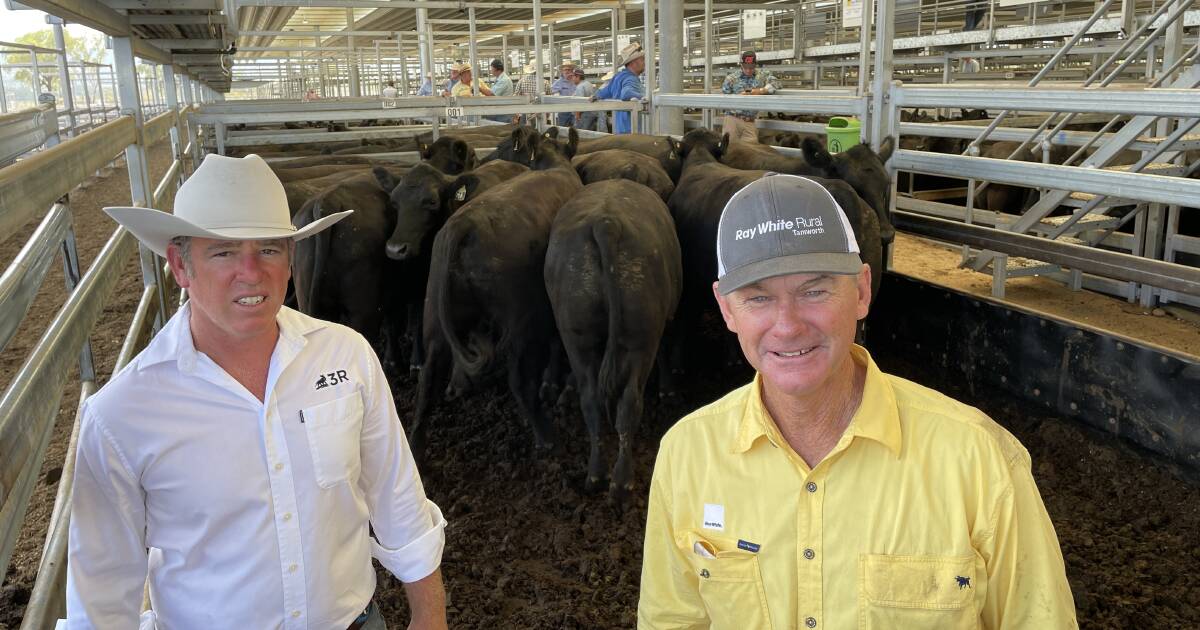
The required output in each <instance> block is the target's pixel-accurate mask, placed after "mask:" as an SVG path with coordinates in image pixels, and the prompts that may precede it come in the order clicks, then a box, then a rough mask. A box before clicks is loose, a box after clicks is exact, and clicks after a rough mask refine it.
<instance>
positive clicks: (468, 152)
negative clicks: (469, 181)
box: [421, 136, 478, 175]
mask: <svg viewBox="0 0 1200 630" xmlns="http://www.w3.org/2000/svg"><path fill="white" fill-rule="evenodd" d="M421 158H422V159H424V160H425V161H426V162H428V163H429V164H430V165H432V166H433V167H434V168H436V169H438V170H439V171H441V172H443V173H446V174H447V175H458V174H459V173H462V172H463V171H468V170H471V169H473V168H475V165H476V164H477V163H478V160H477V159H476V158H475V149H472V148H471V145H469V144H467V142H466V141H465V140H463V139H462V138H454V137H451V136H443V137H441V138H438V139H437V141H436V142H434V143H433V144H431V145H424V144H423V145H422V146H421Z"/></svg>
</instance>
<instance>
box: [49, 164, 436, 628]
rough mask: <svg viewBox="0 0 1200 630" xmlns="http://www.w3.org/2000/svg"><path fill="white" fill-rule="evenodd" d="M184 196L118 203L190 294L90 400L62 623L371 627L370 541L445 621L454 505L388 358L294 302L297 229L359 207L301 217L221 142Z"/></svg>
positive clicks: (420, 605) (420, 618)
mask: <svg viewBox="0 0 1200 630" xmlns="http://www.w3.org/2000/svg"><path fill="white" fill-rule="evenodd" d="M174 210H175V213H174V214H168V213H166V212H160V211H158V210H152V209H148V208H132V207H123V208H105V211H106V212H108V213H109V215H111V216H112V217H113V218H114V219H116V220H117V221H118V222H119V223H120V224H121V225H123V226H124V227H125V228H126V229H128V230H129V231H130V232H132V233H133V235H134V236H136V237H137V238H138V239H139V240H140V241H141V242H142V243H143V244H145V245H146V246H147V247H148V248H150V249H151V250H153V251H154V252H155V253H156V254H158V255H160V256H165V257H166V258H167V260H168V262H169V264H170V267H171V273H172V274H173V275H174V277H175V279H176V280H177V281H178V283H179V286H181V287H183V288H185V289H187V290H188V294H189V297H190V299H189V301H188V302H187V304H185V305H184V306H183V307H182V308H181V309H180V310H179V312H177V313H176V314H175V315H174V316H173V317H172V318H171V319H170V320H169V321H168V322H167V323H166V325H165V326H164V327H163V328H162V330H161V331H160V332H159V333H158V334H157V335H156V336H155V337H154V338H153V339H152V340H151V342H150V344H149V345H148V346H147V347H146V349H145V350H144V351H142V353H141V354H139V355H138V356H137V357H136V358H135V359H134V360H133V361H132V362H130V363H129V365H128V366H127V367H126V368H125V369H123V370H122V371H121V372H120V373H119V374H117V375H116V376H115V377H114V378H113V379H112V380H111V381H110V382H109V383H108V384H107V385H105V386H104V387H103V388H102V389H101V390H100V391H99V392H97V393H96V394H95V395H94V396H92V397H91V398H89V399H88V400H87V402H86V403H85V405H84V406H83V411H82V422H81V425H80V433H79V441H78V452H77V456H76V469H75V484H74V498H73V502H72V512H71V525H70V546H69V551H68V563H69V565H68V578H67V616H68V621H67V624H68V627H70V628H136V627H139V616H140V617H141V619H140V625H141V627H157V628H171V629H172V630H191V629H195V630H201V629H203V630H209V629H212V628H288V629H291V628H295V629H300V628H339V629H340V628H352V629H355V630H359V629H363V628H369V629H376V630H377V629H379V628H384V627H385V625H384V621H383V619H382V617H381V616H380V613H379V609H378V607H376V606H375V604H374V603H372V601H371V599H372V595H373V594H374V591H375V570H374V568H373V567H372V562H371V559H372V557H374V558H376V559H378V560H379V561H380V563H381V564H382V565H383V566H384V567H386V568H387V569H388V570H389V571H391V572H392V573H393V574H394V575H395V576H396V577H397V578H399V579H400V580H401V581H402V582H404V583H405V589H406V592H407V594H408V599H409V603H410V604H411V609H412V611H413V612H412V614H413V624H412V626H410V627H419V628H439V629H440V628H445V627H446V613H445V592H444V589H443V587H442V579H441V573H440V570H439V568H438V567H439V565H440V563H441V554H442V547H443V544H444V535H443V529H444V527H445V520H443V518H442V514H441V512H440V511H439V510H438V507H437V506H436V505H435V504H434V503H433V502H431V501H430V500H429V499H428V498H426V496H425V492H424V490H423V488H422V485H421V478H420V476H419V475H418V473H417V469H416V465H415V464H414V462H413V458H412V454H411V453H410V451H409V447H408V442H407V440H406V438H405V436H404V431H403V429H402V428H401V425H400V420H399V418H398V417H397V414H396V408H395V405H394V403H393V401H392V397H391V392H390V390H389V387H388V383H387V381H386V380H385V378H384V374H383V371H382V369H381V368H380V364H379V360H378V359H377V358H376V356H375V354H374V352H373V351H372V350H371V346H370V344H369V343H368V341H367V340H366V339H364V338H363V337H362V336H361V335H359V334H358V333H356V332H354V331H352V330H350V329H349V328H346V327H344V326H340V325H337V324H332V323H329V322H325V321H321V320H318V319H314V318H312V317H308V316H307V315H304V314H302V313H299V312H296V311H294V310H292V309H290V308H287V307H285V306H283V301H284V296H285V293H286V291H287V286H288V279H289V277H290V275H291V273H290V268H289V265H290V260H291V256H292V251H293V244H294V242H295V241H297V240H299V239H302V238H306V237H309V236H312V235H313V234H316V233H317V232H320V231H321V230H323V229H325V228H327V227H329V226H330V225H332V224H334V223H336V222H337V221H339V220H341V219H343V218H344V217H345V216H346V215H348V214H350V212H351V211H346V212H339V213H336V214H333V215H330V216H328V217H325V218H323V219H320V220H318V221H315V222H313V223H311V224H309V225H305V226H302V227H299V228H297V227H295V226H293V225H292V223H291V220H290V218H289V215H288V205H287V197H286V195H285V194H284V190H283V185H282V184H281V183H280V182H279V178H277V177H276V176H275V174H274V173H273V172H272V171H271V168H270V167H269V166H268V165H267V163H266V162H265V161H263V159H262V158H260V157H258V156H256V155H250V156H247V157H245V158H242V159H234V158H227V157H223V156H219V155H209V156H208V157H207V158H206V159H205V160H204V163H203V164H202V165H201V166H200V168H198V169H197V170H196V172H195V173H194V174H192V176H191V177H190V178H189V179H188V180H187V182H185V183H184V184H183V186H181V187H180V189H179V192H178V194H177V195H176V198H175V208H174ZM372 533H373V536H372V535H371V534H372ZM147 582H148V583H149V595H150V603H151V611H148V612H146V613H145V614H142V615H139V613H140V612H141V609H142V592H143V585H145V584H146V583H147Z"/></svg>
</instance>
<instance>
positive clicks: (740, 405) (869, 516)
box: [638, 175, 1077, 630]
mask: <svg viewBox="0 0 1200 630" xmlns="http://www.w3.org/2000/svg"><path fill="white" fill-rule="evenodd" d="M717 259H718V267H719V269H718V278H719V279H718V281H717V282H716V283H714V285H713V290H714V293H715V295H716V298H717V302H718V303H719V304H720V307H721V313H722V315H723V316H724V318H725V322H726V324H727V325H728V327H729V329H730V330H732V331H733V332H734V333H736V334H737V336H738V341H739V343H740V344H741V347H742V351H743V352H744V353H745V355H746V358H747V360H749V362H750V363H751V365H753V366H754V368H755V369H756V370H757V374H756V376H755V378H754V380H753V381H752V382H751V383H750V384H749V385H746V386H744V387H742V388H739V389H737V390H735V391H733V392H731V393H730V394H728V395H726V396H725V397H724V398H722V399H720V400H718V401H716V402H714V403H712V404H710V405H708V406H706V407H703V408H701V409H699V410H697V411H696V412H694V413H692V414H690V415H689V416H687V417H685V418H683V419H682V420H680V421H679V422H678V423H677V424H676V425H675V426H674V427H673V428H672V429H671V430H670V431H669V432H668V433H667V435H666V436H665V437H663V440H662V445H661V448H660V449H659V453H658V461H657V463H656V464H655V468H654V479H653V481H652V482H651V487H650V501H649V513H648V516H647V523H646V542H645V557H644V560H643V565H642V586H641V601H640V603H639V606H638V627H639V628H642V629H651V628H654V629H659V628H709V627H712V628H715V629H731V630H742V629H755V630H760V629H772V628H776V629H788V630H791V629H793V628H799V629H801V630H803V629H806V628H807V629H813V628H818V629H819V628H830V629H833V628H837V629H841V628H860V629H888V630H895V629H905V628H922V629H923V628H937V629H962V628H989V629H992V628H1030V629H1036V630H1054V629H1058V628H1075V627H1076V626H1077V623H1076V620H1075V607H1074V603H1073V601H1072V597H1071V591H1070V588H1069V586H1068V585H1067V579H1066V573H1065V570H1064V568H1063V559H1062V552H1061V551H1060V549H1059V545H1058V539H1057V537H1056V536H1055V533H1054V527H1053V526H1052V525H1051V523H1050V518H1049V516H1048V515H1047V514H1046V509H1045V507H1044V506H1043V504H1042V500H1041V497H1040V496H1039V495H1038V491H1037V487H1036V486H1035V485H1034V481H1033V477H1032V475H1031V473H1030V460H1029V454H1028V453H1027V452H1026V450H1025V449H1024V447H1022V446H1021V444H1020V443H1019V442H1018V441H1017V440H1016V438H1014V437H1013V436H1012V435H1010V434H1009V433H1008V431H1006V430H1004V429H1003V428H1001V427H1000V426H999V425H997V424H996V423H995V422H993V421H992V420H991V419H990V418H988V417H987V416H986V415H984V414H983V413H982V412H980V411H979V410H977V409H975V408H973V407H969V406H967V405H964V404H962V403H959V402H956V401H954V400H952V399H950V398H948V397H946V396H943V395H942V394H939V393H937V392H935V391H932V390H930V389H927V388H925V387H922V386H920V385H917V384H915V383H912V382H909V381H906V380H904V379H901V378H898V377H895V376H890V375H887V374H884V373H883V372H881V371H880V370H879V368H878V366H876V365H875V362H874V361H873V360H872V359H871V356H870V355H869V354H868V353H867V351H866V350H865V349H863V348H862V347H859V346H857V345H855V344H854V343H853V339H854V334H855V328H856V325H857V322H858V320H860V319H862V318H863V317H865V316H866V315H867V308H868V306H869V304H870V298H871V295H870V291H871V273H870V269H869V268H868V267H867V266H866V265H864V264H863V263H862V261H861V260H860V258H859V254H858V245H857V243H856V241H855V238H854V234H853V232H852V231H851V229H850V225H849V222H848V221H847V218H846V215H845V213H844V212H843V211H842V209H841V208H840V207H838V205H837V202H835V201H834V199H833V197H832V196H831V195H830V194H829V193H828V192H827V191H826V190H825V189H824V188H823V187H821V186H820V185H819V184H818V183H817V182H814V181H813V180H810V179H806V178H803V177H797V176H792V175H769V176H767V177H764V178H763V179H760V180H758V181H755V182H753V183H751V184H750V185H748V186H746V187H745V188H743V189H742V190H740V191H738V192H737V193H736V194H735V195H734V196H733V197H732V198H731V199H730V200H729V203H728V204H727V205H726V206H725V209H724V212H723V213H722V216H721V222H720V227H719V228H718V235H717Z"/></svg>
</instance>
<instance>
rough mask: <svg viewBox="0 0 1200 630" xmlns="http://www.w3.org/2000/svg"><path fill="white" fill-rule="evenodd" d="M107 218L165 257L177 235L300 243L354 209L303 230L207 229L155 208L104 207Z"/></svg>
mask: <svg viewBox="0 0 1200 630" xmlns="http://www.w3.org/2000/svg"><path fill="white" fill-rule="evenodd" d="M104 211H105V212H107V213H108V216H110V217H112V218H113V220H114V221H116V222H117V223H120V224H121V226H122V227H124V228H125V229H127V230H129V232H130V233H131V234H133V235H134V236H135V237H136V238H137V240H139V241H141V242H142V243H143V244H144V245H145V246H146V247H148V248H150V251H153V252H154V253H155V254H158V255H159V256H162V257H164V258H165V257H166V255H167V245H168V244H169V243H170V242H171V239H173V238H175V237H177V236H192V237H197V238H211V239H219V240H234V241H256V240H269V239H275V238H290V239H292V240H296V241H298V240H301V239H305V238H308V237H310V236H312V235H314V234H316V233H317V232H320V231H321V230H324V229H325V228H327V227H329V226H331V225H333V224H334V223H337V222H338V221H341V220H342V219H344V218H346V217H348V216H350V214H351V213H353V212H354V211H353V210H345V211H342V212H336V213H334V214H331V215H329V216H327V217H322V218H320V219H318V220H316V221H313V222H312V223H309V224H308V225H305V226H304V227H302V228H295V227H287V228H280V227H230V228H213V229H207V228H202V227H200V226H197V225H195V224H193V223H190V222H188V221H185V220H183V219H181V218H179V217H177V216H175V215H173V214H169V213H166V212H163V211H162V210H155V209H153V208H136V207H128V206H122V207H110V208H105V209H104Z"/></svg>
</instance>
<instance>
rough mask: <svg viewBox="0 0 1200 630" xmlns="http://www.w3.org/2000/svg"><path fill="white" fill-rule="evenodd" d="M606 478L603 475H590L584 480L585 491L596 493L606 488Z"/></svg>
mask: <svg viewBox="0 0 1200 630" xmlns="http://www.w3.org/2000/svg"><path fill="white" fill-rule="evenodd" d="M604 485H605V484H604V479H603V478H602V477H592V476H591V475H588V478H587V480H585V481H584V482H583V491H584V492H586V493H587V494H596V493H597V492H600V491H601V490H603V489H604Z"/></svg>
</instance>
